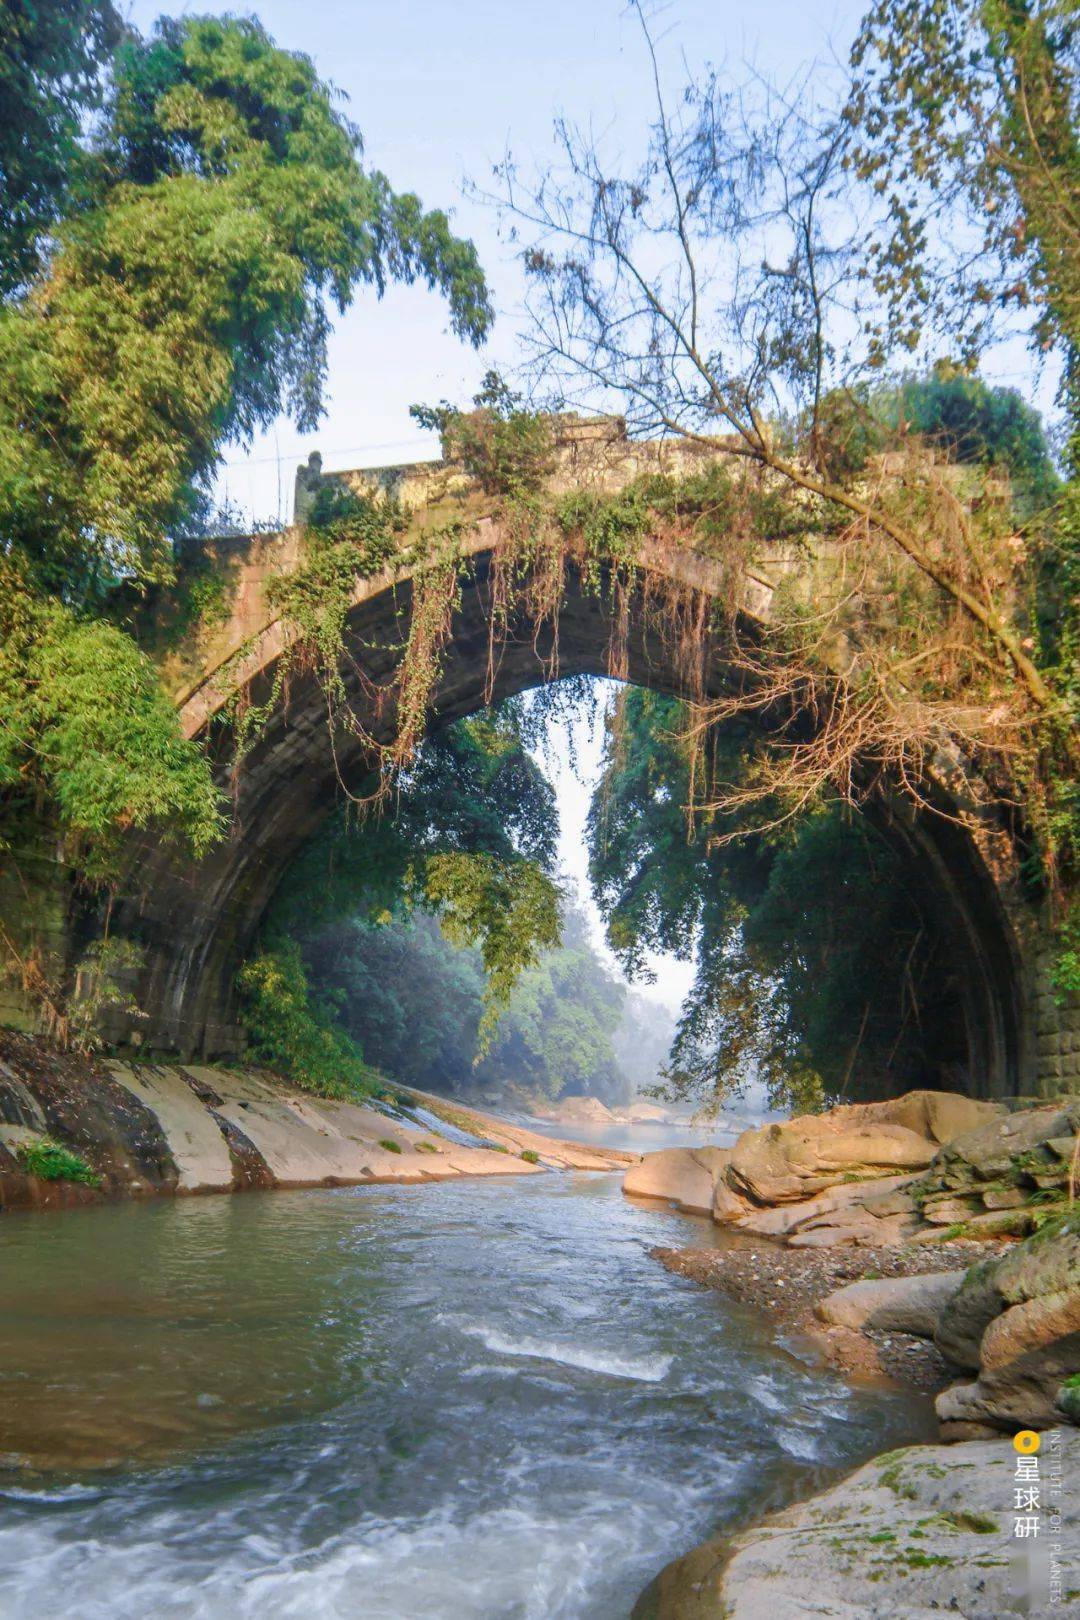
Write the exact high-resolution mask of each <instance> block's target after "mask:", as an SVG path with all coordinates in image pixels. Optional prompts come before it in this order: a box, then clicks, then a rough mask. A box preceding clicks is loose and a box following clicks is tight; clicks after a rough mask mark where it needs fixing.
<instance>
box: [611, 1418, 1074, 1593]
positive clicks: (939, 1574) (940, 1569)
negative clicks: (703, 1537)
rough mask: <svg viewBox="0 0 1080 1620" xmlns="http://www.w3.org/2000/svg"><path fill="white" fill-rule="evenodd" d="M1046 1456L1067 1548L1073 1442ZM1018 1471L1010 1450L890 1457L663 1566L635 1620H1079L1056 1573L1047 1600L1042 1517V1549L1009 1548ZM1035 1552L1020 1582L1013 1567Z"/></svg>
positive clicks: (924, 1450) (1066, 1435)
mask: <svg viewBox="0 0 1080 1620" xmlns="http://www.w3.org/2000/svg"><path fill="white" fill-rule="evenodd" d="M1052 1448H1053V1449H1052ZM1042 1456H1043V1461H1044V1478H1045V1479H1046V1480H1047V1481H1049V1480H1050V1477H1051V1467H1053V1469H1054V1471H1055V1474H1056V1477H1057V1478H1059V1479H1063V1480H1064V1482H1065V1483H1064V1488H1062V1487H1061V1486H1060V1485H1059V1486H1058V1487H1057V1491H1056V1492H1052V1489H1051V1488H1050V1487H1049V1486H1048V1485H1044V1490H1043V1513H1044V1515H1048V1514H1049V1512H1050V1511H1051V1509H1052V1508H1057V1509H1059V1510H1060V1512H1061V1514H1062V1521H1063V1522H1062V1527H1061V1534H1060V1537H1059V1538H1058V1539H1059V1540H1060V1543H1061V1544H1062V1545H1063V1546H1064V1547H1066V1548H1068V1547H1070V1546H1075V1545H1076V1536H1077V1533H1078V1530H1080V1526H1078V1523H1077V1512H1076V1504H1077V1502H1078V1500H1080V1497H1078V1495H1077V1492H1076V1491H1075V1490H1074V1489H1070V1487H1069V1481H1070V1480H1075V1479H1076V1478H1078V1477H1080V1433H1078V1432H1077V1431H1076V1430H1073V1429H1064V1430H1062V1431H1061V1433H1060V1436H1059V1438H1058V1439H1057V1440H1056V1441H1054V1442H1051V1440H1050V1438H1049V1437H1044V1445H1043V1452H1042ZM1015 1464H1016V1453H1015V1452H1014V1451H1013V1449H1012V1446H1011V1445H1010V1444H1009V1443H1008V1441H1007V1440H1004V1439H999V1440H974V1441H968V1442H965V1443H963V1444H960V1445H953V1446H910V1447H908V1448H907V1449H905V1450H903V1451H897V1452H890V1453H886V1454H885V1455H884V1456H882V1457H877V1458H875V1459H874V1461H873V1462H870V1463H867V1464H866V1466H865V1467H863V1468H860V1469H858V1470H857V1472H855V1473H854V1474H851V1475H850V1476H849V1477H848V1478H847V1479H845V1480H843V1481H841V1483H840V1484H839V1485H834V1486H833V1487H832V1489H831V1490H827V1491H824V1492H823V1493H822V1494H820V1495H818V1496H814V1497H812V1498H811V1499H810V1500H809V1501H807V1502H802V1503H800V1504H799V1505H798V1506H796V1507H790V1508H786V1509H784V1511H783V1512H781V1513H774V1514H771V1515H770V1516H769V1517H768V1518H767V1519H765V1520H763V1521H762V1523H760V1524H758V1525H756V1526H755V1527H754V1528H752V1529H750V1530H745V1531H743V1532H742V1534H740V1535H737V1536H735V1537H734V1538H733V1539H723V1538H719V1537H718V1538H715V1539H714V1540H713V1541H711V1542H706V1543H705V1545H704V1546H702V1547H700V1548H697V1549H695V1551H694V1552H692V1553H689V1554H688V1555H687V1556H686V1557H685V1558H681V1559H679V1560H677V1562H676V1563H674V1564H670V1565H669V1566H668V1567H667V1569H665V1570H664V1571H663V1572H662V1573H661V1574H660V1575H659V1576H658V1577H657V1579H656V1580H655V1581H654V1582H653V1583H652V1585H651V1586H650V1587H649V1588H648V1590H647V1591H646V1592H645V1593H643V1595H642V1596H641V1597H640V1598H639V1599H638V1602H637V1604H636V1605H635V1607H634V1611H633V1616H632V1620H824V1617H825V1616H829V1617H830V1620H938V1617H939V1616H940V1615H941V1614H943V1613H948V1614H957V1615H962V1616H964V1617H965V1620H1006V1617H1008V1616H1012V1615H1020V1614H1049V1613H1051V1612H1053V1613H1054V1614H1060V1615H1061V1616H1063V1617H1068V1620H1077V1616H1080V1603H1078V1602H1077V1600H1076V1596H1075V1580H1074V1578H1073V1576H1072V1573H1071V1572H1070V1571H1069V1570H1068V1569H1067V1568H1066V1569H1065V1570H1064V1571H1063V1574H1064V1581H1063V1582H1062V1583H1061V1585H1060V1586H1059V1587H1058V1588H1057V1590H1056V1592H1054V1593H1053V1594H1052V1593H1051V1589H1050V1585H1049V1582H1050V1574H1049V1568H1048V1561H1047V1560H1046V1559H1045V1558H1044V1557H1040V1554H1041V1553H1042V1551H1043V1548H1044V1546H1045V1541H1046V1531H1047V1529H1048V1524H1049V1521H1048V1519H1044V1537H1043V1541H1042V1542H1038V1541H1036V1542H1022V1541H1017V1540H1016V1539H1015V1538H1014V1537H1013V1534H1012V1531H1013V1519H1012V1509H1013V1489H1014V1480H1013V1475H1014V1471H1015ZM1029 1554H1030V1557H1031V1566H1030V1569H1029V1570H1028V1571H1026V1572H1025V1571H1023V1570H1021V1571H1020V1572H1019V1579H1018V1578H1017V1574H1016V1573H1014V1563H1015V1562H1017V1561H1021V1562H1022V1561H1024V1560H1025V1559H1027V1557H1028V1556H1029ZM1059 1567H1060V1566H1059ZM1018 1591H1021V1592H1024V1593H1025V1596H1024V1597H1018V1596H1017V1595H1016V1594H1017V1592H1018ZM1052 1596H1053V1598H1054V1603H1053V1607H1052V1603H1051V1599H1052Z"/></svg>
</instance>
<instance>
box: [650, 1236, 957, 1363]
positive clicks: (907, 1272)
mask: <svg viewBox="0 0 1080 1620" xmlns="http://www.w3.org/2000/svg"><path fill="white" fill-rule="evenodd" d="M652 1252H653V1254H654V1256H655V1257H656V1259H657V1260H659V1261H660V1262H661V1264H662V1265H665V1266H667V1268H668V1270H669V1271H675V1272H678V1273H679V1275H680V1276H683V1277H690V1278H692V1279H693V1281H694V1282H698V1283H703V1284H704V1285H705V1286H706V1287H708V1288H715V1289H716V1290H717V1291H718V1292H719V1293H721V1294H725V1295H726V1296H727V1297H728V1298H729V1299H736V1300H738V1301H739V1303H740V1304H742V1305H749V1306H752V1307H753V1308H754V1309H755V1310H759V1311H761V1312H763V1313H764V1314H765V1315H766V1316H767V1317H768V1318H769V1319H770V1321H772V1322H774V1323H775V1324H776V1325H777V1327H778V1328H780V1329H781V1330H782V1331H783V1332H784V1333H785V1334H786V1335H793V1336H795V1337H797V1338H798V1339H799V1340H800V1341H801V1342H802V1343H803V1344H806V1345H807V1346H808V1347H810V1348H811V1349H812V1350H813V1351H814V1352H815V1353H816V1354H818V1355H820V1357H821V1359H822V1360H824V1361H825V1362H827V1363H828V1365H829V1366H831V1367H835V1368H836V1370H837V1371H838V1372H842V1373H846V1374H847V1375H848V1376H850V1377H853V1378H865V1379H874V1380H879V1379H890V1380H892V1381H893V1382H894V1383H896V1384H901V1385H904V1386H905V1387H908V1388H911V1389H922V1390H928V1391H930V1392H932V1393H934V1394H936V1393H937V1392H938V1391H939V1390H941V1389H944V1388H945V1387H946V1385H948V1384H949V1383H951V1382H952V1380H953V1377H954V1376H955V1373H954V1369H953V1368H952V1367H951V1366H950V1364H949V1363H948V1362H947V1361H946V1360H945V1358H944V1356H942V1354H941V1352H940V1351H939V1350H938V1349H937V1347H936V1345H935V1344H934V1343H933V1341H932V1340H931V1339H928V1338H927V1337H925V1335H919V1334H916V1333H909V1332H904V1331H902V1330H900V1329H898V1328H891V1329H886V1328H875V1327H872V1326H868V1325H867V1324H866V1323H862V1324H860V1325H859V1326H858V1327H853V1326H849V1325H848V1324H846V1323H832V1324H830V1323H826V1322H823V1321H822V1320H821V1318H820V1317H819V1316H818V1315H817V1314H816V1312H817V1309H818V1308H819V1307H820V1306H822V1304H823V1302H824V1301H825V1300H826V1299H827V1298H828V1297H829V1296H830V1295H831V1294H833V1293H835V1291H836V1290H837V1289H838V1288H842V1287H844V1286H845V1285H846V1284H848V1283H854V1282H860V1281H867V1280H869V1281H874V1280H877V1279H881V1278H891V1277H917V1276H926V1275H928V1274H929V1275H931V1276H933V1275H936V1274H940V1273H941V1272H942V1271H949V1272H952V1273H955V1274H956V1275H957V1276H962V1275H963V1273H964V1272H965V1271H966V1270H967V1268H968V1267H969V1266H970V1265H972V1264H973V1263H974V1261H975V1260H977V1259H982V1258H983V1257H984V1255H985V1248H984V1246H983V1245H982V1244H978V1243H974V1242H971V1241H966V1242H956V1243H946V1244H942V1245H941V1246H940V1247H939V1248H935V1249H934V1250H933V1252H929V1253H928V1252H927V1250H926V1249H917V1248H910V1247H901V1246H894V1247H892V1248H877V1249H873V1248H871V1249H867V1248H858V1249H856V1248H846V1247H845V1248H839V1249H792V1248H789V1247H787V1246H786V1245H783V1244H779V1243H761V1244H755V1245H754V1246H753V1247H745V1246H743V1245H741V1244H740V1245H739V1246H738V1247H731V1248H708V1249H706V1248H701V1249H697V1248H689V1249H687V1248H682V1249H670V1248H663V1247H661V1248H656V1249H654V1250H653V1251H652Z"/></svg>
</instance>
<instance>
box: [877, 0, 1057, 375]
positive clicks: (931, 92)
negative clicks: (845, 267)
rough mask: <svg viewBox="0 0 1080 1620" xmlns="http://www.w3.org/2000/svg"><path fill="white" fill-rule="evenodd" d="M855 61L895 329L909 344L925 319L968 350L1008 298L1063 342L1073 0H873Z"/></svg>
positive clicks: (1041, 333)
mask: <svg viewBox="0 0 1080 1620" xmlns="http://www.w3.org/2000/svg"><path fill="white" fill-rule="evenodd" d="M852 63H853V69H854V75H855V82H854V86H853V89H852V93H851V96H850V99H849V101H848V105H847V107H846V109H845V119H846V122H847V123H848V125H849V126H850V127H851V128H852V129H853V130H854V131H855V133H856V137H857V139H856V144H855V146H854V147H853V149H852V151H851V153H850V157H849V161H850V163H851V165H852V167H853V169H854V171H855V172H856V173H857V174H858V175H859V176H860V178H862V179H865V180H868V181H870V182H871V184H872V185H873V186H874V188H875V190H876V191H877V192H878V194H879V195H881V196H882V197H883V198H884V200H885V204H886V208H885V213H884V216H883V218H882V221H881V226H880V229H879V230H877V231H876V232H875V234H874V236H873V238H872V240H871V244H870V247H871V259H872V265H873V270H874V274H875V276H876V277H877V278H878V280H879V285H880V286H881V287H882V289H883V290H884V291H885V292H886V293H887V297H888V310H889V325H890V331H891V334H892V336H893V338H894V339H895V340H899V341H903V342H907V343H909V344H910V343H911V342H913V341H917V339H918V337H919V335H920V333H921V331H922V329H923V326H924V324H925V323H926V322H927V321H930V322H932V323H934V324H936V325H937V326H938V327H939V328H940V329H943V330H945V331H947V332H949V333H950V335H951V336H952V337H953V338H954V339H956V338H957V337H961V336H963V337H965V338H966V339H967V341H968V343H969V344H970V345H972V351H973V352H974V351H975V350H977V347H978V345H979V344H980V343H981V342H982V341H985V339H986V337H987V336H990V335H992V334H993V332H994V330H995V329H996V327H997V325H998V323H999V320H1000V316H1001V315H1002V313H1003V312H1006V313H1007V312H1009V311H1010V310H1016V309H1017V308H1019V309H1020V310H1021V311H1029V312H1032V313H1033V314H1034V318H1035V323H1036V333H1037V336H1038V337H1039V339H1040V340H1041V341H1043V342H1060V343H1062V344H1063V345H1064V347H1065V349H1066V350H1067V351H1070V350H1071V351H1075V349H1076V346H1077V339H1078V336H1080V220H1078V217H1077V211H1076V199H1077V196H1078V195H1080V136H1078V117H1077V115H1078V112H1080V101H1078V97H1080V20H1078V18H1077V14H1076V7H1075V5H1073V4H1072V0H1030V3H1022V4H1021V3H1016V0H958V3H957V0H931V3H930V4H925V5H911V4H908V3H907V0H875V3H874V4H872V5H871V6H870V8H869V10H868V12H867V14H866V17H865V19H864V21H863V24H862V27H861V29H860V32H859V36H858V39H857V40H856V43H855V47H854V50H853V53H852ZM943 220H944V221H946V222H947V223H946V226H945V228H944V229H943V228H942V221H943ZM1070 363H1071V362H1070Z"/></svg>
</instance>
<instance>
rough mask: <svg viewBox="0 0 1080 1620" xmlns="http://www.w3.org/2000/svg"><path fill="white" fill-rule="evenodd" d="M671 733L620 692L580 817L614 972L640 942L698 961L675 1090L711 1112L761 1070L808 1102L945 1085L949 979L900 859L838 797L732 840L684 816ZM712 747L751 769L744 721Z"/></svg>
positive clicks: (675, 713) (952, 1056)
mask: <svg viewBox="0 0 1080 1620" xmlns="http://www.w3.org/2000/svg"><path fill="white" fill-rule="evenodd" d="M685 728H686V716H685V714H684V713H683V712H682V706H681V705H680V704H679V702H678V701H677V700H676V699H673V698H665V697H658V696H656V695H655V694H651V693H648V692H643V691H641V690H639V689H632V690H629V691H627V692H626V693H625V694H623V695H622V696H621V697H620V700H619V704H618V708H617V711H616V715H615V717H614V719H613V722H612V724H611V728H610V731H609V738H608V745H607V751H606V760H605V768H604V772H603V775H602V778H601V781H600V783H599V784H598V786H597V789H596V792H595V794H594V798H593V802H592V806H591V810H590V816H589V842H590V878H591V881H592V885H593V892H594V894H595V895H596V899H597V902H598V904H599V906H600V908H601V910H602V912H603V913H604V915H605V917H606V919H607V931H608V941H609V943H610V944H611V946H612V949H613V950H615V952H616V953H617V955H618V956H619V957H620V959H621V961H622V962H623V964H624V966H625V967H626V969H627V971H628V972H631V973H637V974H641V973H642V971H643V968H644V958H645V953H646V952H647V951H667V952H670V953H672V954H674V955H675V956H676V957H678V958H680V959H682V960H693V961H694V962H695V964H696V977H695V983H694V986H693V989H692V992H691V994H690V997H689V998H688V1001H687V1004H686V1006H685V1007H684V1009H683V1012H682V1015H681V1018H680V1021H679V1025H678V1029H677V1032H676V1037H675V1042H674V1045H673V1049H672V1053H671V1060H670V1064H669V1068H668V1082H669V1086H670V1088H671V1091H672V1094H674V1095H676V1096H689V1097H693V1098H695V1099H696V1100H698V1101H699V1102H706V1103H708V1104H710V1105H713V1106H716V1105H719V1103H720V1102H721V1101H722V1100H723V1098H724V1096H725V1095H726V1094H728V1093H729V1092H730V1091H732V1090H736V1091H737V1090H738V1089H739V1088H740V1087H741V1086H742V1085H744V1084H745V1083H746V1081H748V1080H750V1079H752V1078H754V1077H756V1076H760V1077H761V1078H762V1079H764V1080H765V1082H766V1084H767V1086H768V1089H769V1094H770V1097H771V1098H772V1100H773V1102H774V1103H775V1104H777V1105H780V1104H784V1103H797V1104H798V1105H800V1106H808V1105H812V1104H815V1103H817V1102H820V1101H821V1100H823V1099H824V1098H825V1097H826V1096H836V1095H837V1094H840V1093H843V1092H845V1091H847V1092H852V1093H855V1094H859V1095H863V1096H865V1095H868V1094H872V1093H873V1092H874V1091H875V1090H876V1089H877V1088H879V1087H884V1088H892V1089H897V1088H902V1087H903V1086H904V1085H906V1084H912V1083H925V1082H927V1081H931V1082H932V1081H933V1080H934V1079H935V1078H940V1077H946V1078H952V1079H955V1076H954V1075H953V1074H952V1073H951V1071H950V1064H952V1063H954V1062H962V1059H963V1053H962V1052H958V1051H957V1050H956V1049H955V1042H954V1041H953V1040H952V1039H951V1038H950V1036H949V1033H948V1031H949V1026H950V1019H951V1018H952V1015H953V1013H954V1010H955V1009H954V1004H953V1002H952V1001H951V996H952V994H953V992H954V990H955V985H954V984H953V982H952V980H951V976H950V973H949V971H948V967H947V963H946V962H945V961H944V960H943V959H942V957H941V954H940V947H939V943H938V941H937V938H936V935H935V932H934V929H933V927H932V924H931V923H930V922H929V920H928V919H927V918H926V916H925V915H924V914H923V912H922V910H921V909H920V906H919V903H918V899H917V897H916V896H915V895H914V894H913V893H912V891H911V886H910V881H909V874H908V873H907V872H906V870H905V868H904V865H903V863H902V861H901V860H900V859H899V858H898V857H897V855H896V854H895V853H894V852H893V851H892V850H890V849H889V847H888V846H887V845H886V844H885V843H884V842H883V841H882V840H881V839H880V838H879V837H877V836H876V835H875V834H874V833H873V832H872V830H871V829H870V828H869V827H868V826H867V824H866V823H865V821H863V820H862V819H861V818H855V819H854V820H853V819H851V818H850V816H849V815H848V814H847V813H845V812H844V811H843V809H842V807H840V806H838V805H834V806H832V807H831V808H822V809H819V810H818V811H817V813H815V814H813V815H810V816H809V817H806V818H803V819H800V820H799V821H797V822H795V823H793V824H789V825H785V826H784V827H782V828H781V829H780V830H776V829H769V828H767V827H765V826H763V827H762V829H761V830H760V831H758V832H757V833H754V832H753V830H752V829H751V830H750V832H749V833H748V834H745V833H744V836H742V837H740V838H739V839H736V840H728V839H726V838H725V836H724V835H725V833H726V832H727V831H728V830H729V828H728V825H725V823H724V821H723V820H722V819H721V818H719V817H717V816H713V817H712V818H707V819H706V821H705V823H704V825H699V824H698V823H696V822H695V821H694V820H693V819H689V820H688V817H687V807H688V805H689V804H690V800H691V788H690V774H689V773H690V758H689V753H688V750H687V747H686V744H685V740H684V739H685ZM713 746H714V749H715V750H716V755H717V758H716V763H717V765H718V766H720V768H721V769H722V770H724V771H725V772H728V773H735V774H738V773H740V772H743V773H745V772H747V771H752V770H753V756H754V742H753V739H752V737H751V736H749V735H748V734H747V733H746V731H745V730H743V731H741V732H739V733H736V734H733V735H729V736H726V737H718V738H715V739H714V740H713ZM721 761H722V763H721ZM762 819H763V820H767V818H762ZM952 1021H953V1023H954V1024H955V1019H954V1018H952Z"/></svg>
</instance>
